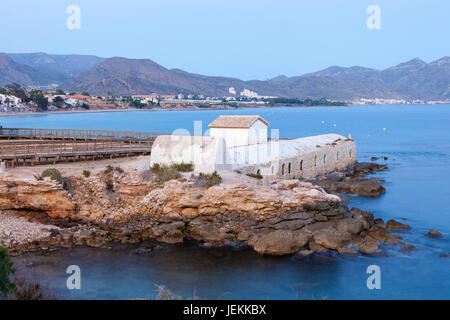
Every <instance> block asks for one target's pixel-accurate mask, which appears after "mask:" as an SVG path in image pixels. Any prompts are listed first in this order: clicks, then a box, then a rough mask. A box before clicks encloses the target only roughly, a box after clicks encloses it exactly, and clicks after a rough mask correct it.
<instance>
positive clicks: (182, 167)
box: [170, 162, 194, 172]
mask: <svg viewBox="0 0 450 320" xmlns="http://www.w3.org/2000/svg"><path fill="white" fill-rule="evenodd" d="M170 167H171V168H172V169H175V170H177V171H178V172H191V171H194V165H193V164H192V163H184V162H181V163H173V164H172V165H171V166H170Z"/></svg>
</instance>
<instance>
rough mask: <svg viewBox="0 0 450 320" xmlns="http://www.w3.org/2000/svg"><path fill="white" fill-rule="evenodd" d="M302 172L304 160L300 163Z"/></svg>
mask: <svg viewBox="0 0 450 320" xmlns="http://www.w3.org/2000/svg"><path fill="white" fill-rule="evenodd" d="M300 171H303V160H301V161H300Z"/></svg>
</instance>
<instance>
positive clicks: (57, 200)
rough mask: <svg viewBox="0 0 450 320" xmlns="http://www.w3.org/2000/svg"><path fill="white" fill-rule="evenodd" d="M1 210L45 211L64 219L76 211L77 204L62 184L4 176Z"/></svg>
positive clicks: (0, 192) (0, 183)
mask: <svg viewBox="0 0 450 320" xmlns="http://www.w3.org/2000/svg"><path fill="white" fill-rule="evenodd" d="M1 210H22V211H35V212H43V213H45V214H46V215H47V216H49V217H51V218H62V219H64V218H67V217H68V216H70V215H71V214H73V213H75V211H76V204H75V203H74V202H73V201H72V199H71V195H70V194H69V193H68V192H67V191H65V190H64V189H63V187H62V186H61V185H60V184H58V183H55V182H52V181H50V180H48V181H33V180H17V179H11V178H2V179H1V181H0V211H1Z"/></svg>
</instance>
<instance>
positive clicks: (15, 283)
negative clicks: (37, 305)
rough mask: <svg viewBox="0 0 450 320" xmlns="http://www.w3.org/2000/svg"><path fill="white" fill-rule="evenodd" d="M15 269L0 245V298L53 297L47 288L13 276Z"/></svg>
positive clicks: (27, 298)
mask: <svg viewBox="0 0 450 320" xmlns="http://www.w3.org/2000/svg"><path fill="white" fill-rule="evenodd" d="M15 273H16V270H15V268H14V262H13V261H12V259H11V256H10V255H9V252H8V249H6V248H4V247H0V299H17V300H50V299H55V297H54V296H53V295H50V294H49V293H48V292H47V288H46V287H45V286H43V285H41V284H40V283H38V282H35V281H28V280H26V279H23V278H14V280H12V278H13V277H14V275H15Z"/></svg>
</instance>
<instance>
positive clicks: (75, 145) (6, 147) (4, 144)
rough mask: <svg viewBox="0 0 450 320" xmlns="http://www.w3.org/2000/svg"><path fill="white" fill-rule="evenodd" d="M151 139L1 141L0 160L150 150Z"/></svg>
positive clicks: (144, 151) (143, 151)
mask: <svg viewBox="0 0 450 320" xmlns="http://www.w3.org/2000/svg"><path fill="white" fill-rule="evenodd" d="M152 143H153V141H150V140H149V141H145V142H138V143H128V142H121V141H117V140H108V139H103V140H87V141H74V140H72V141H69V140H64V141H50V140H43V141H1V142H0V160H1V159H14V158H31V157H53V156H79V155H93V154H117V153H133V152H138V153H146V152H151V148H152Z"/></svg>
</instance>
